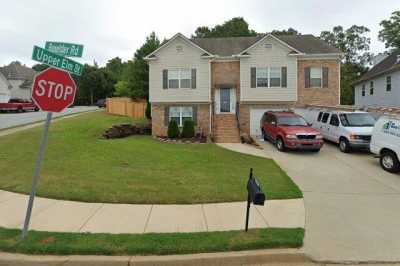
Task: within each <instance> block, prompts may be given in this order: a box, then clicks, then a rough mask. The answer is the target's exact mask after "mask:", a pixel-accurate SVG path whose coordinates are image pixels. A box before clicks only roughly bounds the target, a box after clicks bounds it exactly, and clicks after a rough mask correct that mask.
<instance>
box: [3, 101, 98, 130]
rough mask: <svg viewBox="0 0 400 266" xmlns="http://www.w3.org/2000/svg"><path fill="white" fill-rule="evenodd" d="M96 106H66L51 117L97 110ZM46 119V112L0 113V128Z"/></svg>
mask: <svg viewBox="0 0 400 266" xmlns="http://www.w3.org/2000/svg"><path fill="white" fill-rule="evenodd" d="M97 109H98V107H96V106H75V107H73V108H67V109H65V110H64V111H62V112H61V113H54V114H53V118H57V117H61V116H66V115H71V114H77V113H82V112H87V111H93V110H97ZM45 119H46V112H42V111H39V112H26V113H0V130H1V129H6V128H10V127H16V126H22V125H26V124H31V123H35V122H40V121H44V120H45Z"/></svg>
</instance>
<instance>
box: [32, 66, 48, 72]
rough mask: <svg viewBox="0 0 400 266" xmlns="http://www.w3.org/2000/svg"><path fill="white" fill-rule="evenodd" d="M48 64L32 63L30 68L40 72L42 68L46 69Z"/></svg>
mask: <svg viewBox="0 0 400 266" xmlns="http://www.w3.org/2000/svg"><path fill="white" fill-rule="evenodd" d="M48 67H49V66H48V65H45V64H36V65H33V67H32V69H33V70H35V71H37V72H42V71H43V70H45V69H47V68H48Z"/></svg>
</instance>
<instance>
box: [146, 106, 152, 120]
mask: <svg viewBox="0 0 400 266" xmlns="http://www.w3.org/2000/svg"><path fill="white" fill-rule="evenodd" d="M145 114H146V118H147V119H149V120H150V119H151V104H150V103H149V102H148V103H147V105H146V113H145Z"/></svg>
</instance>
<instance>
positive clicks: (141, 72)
mask: <svg viewBox="0 0 400 266" xmlns="http://www.w3.org/2000/svg"><path fill="white" fill-rule="evenodd" d="M159 46H160V40H159V39H158V37H157V36H156V34H155V33H154V32H152V33H151V34H150V35H149V36H148V37H147V38H146V42H145V43H144V44H143V45H142V46H141V47H140V48H139V49H137V50H136V52H135V56H134V60H130V61H128V62H127V65H126V71H124V73H123V79H124V81H126V82H127V86H128V89H129V91H130V93H131V96H132V97H135V98H148V97H149V64H148V63H147V61H146V60H144V57H145V56H146V55H148V54H150V53H151V52H153V51H154V50H156V49H157V48H158V47H159Z"/></svg>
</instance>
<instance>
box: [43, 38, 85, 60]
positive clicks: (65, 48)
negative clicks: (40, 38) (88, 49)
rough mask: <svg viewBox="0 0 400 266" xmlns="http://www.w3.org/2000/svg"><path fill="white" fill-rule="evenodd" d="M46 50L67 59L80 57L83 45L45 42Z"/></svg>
mask: <svg viewBox="0 0 400 266" xmlns="http://www.w3.org/2000/svg"><path fill="white" fill-rule="evenodd" d="M45 49H46V50H49V51H50V52H52V53H55V54H58V55H61V56H67V57H69V56H70V57H82V53H83V45H82V44H74V43H65V42H46V46H45Z"/></svg>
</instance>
